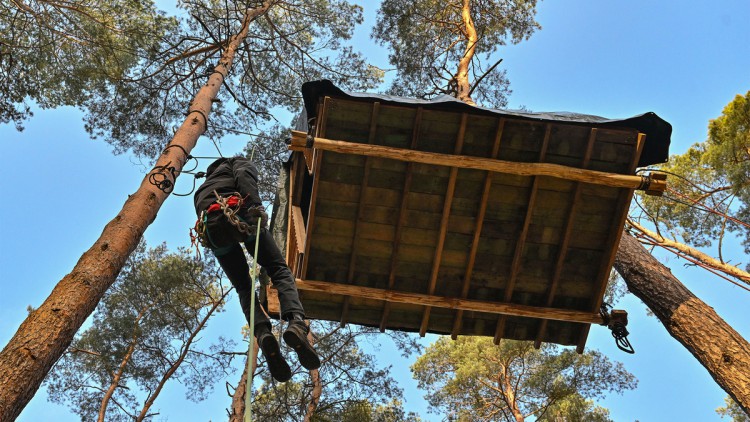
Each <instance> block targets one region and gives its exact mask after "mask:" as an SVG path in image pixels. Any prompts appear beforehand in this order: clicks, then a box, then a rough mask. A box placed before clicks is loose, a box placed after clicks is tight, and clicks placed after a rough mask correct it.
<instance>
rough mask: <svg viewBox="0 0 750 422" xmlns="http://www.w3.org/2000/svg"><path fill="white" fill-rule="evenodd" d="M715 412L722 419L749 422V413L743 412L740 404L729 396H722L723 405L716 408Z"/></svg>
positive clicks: (733, 421)
mask: <svg viewBox="0 0 750 422" xmlns="http://www.w3.org/2000/svg"><path fill="white" fill-rule="evenodd" d="M716 413H718V414H719V415H721V418H722V419H724V417H728V418H731V419H732V422H750V415H748V414H747V413H745V411H744V410H742V408H741V407H740V405H739V404H737V402H736V401H734V400H732V398H731V397H729V396H726V397H724V406H722V407H719V408H718V409H716Z"/></svg>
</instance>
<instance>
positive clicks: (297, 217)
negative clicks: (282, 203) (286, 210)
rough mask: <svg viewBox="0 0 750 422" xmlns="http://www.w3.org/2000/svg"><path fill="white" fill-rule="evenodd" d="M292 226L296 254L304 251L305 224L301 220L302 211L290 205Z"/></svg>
mask: <svg viewBox="0 0 750 422" xmlns="http://www.w3.org/2000/svg"><path fill="white" fill-rule="evenodd" d="M291 208H292V225H293V226H294V237H295V243H296V245H297V251H296V252H297V253H302V252H304V251H305V222H304V221H303V220H302V209H301V208H300V207H299V206H297V205H292V207H291Z"/></svg>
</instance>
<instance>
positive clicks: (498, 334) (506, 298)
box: [494, 123, 552, 344]
mask: <svg viewBox="0 0 750 422" xmlns="http://www.w3.org/2000/svg"><path fill="white" fill-rule="evenodd" d="M551 133H552V125H551V124H549V123H548V124H547V128H546V130H545V133H544V140H543V141H542V146H541V148H540V150H539V159H538V161H539V162H543V161H544V157H545V155H546V154H547V147H548V146H549V138H550V134H551ZM538 188H539V177H534V181H533V183H532V185H531V191H530V192H529V203H528V205H527V206H526V216H525V217H524V220H523V226H522V228H521V231H520V232H519V234H518V240H517V241H516V247H515V251H514V252H513V261H512V263H511V267H510V276H509V277H508V284H507V285H506V286H505V293H504V294H503V302H505V303H508V302H510V300H511V298H512V297H513V289H514V287H515V283H516V279H517V278H518V272H519V271H520V270H521V258H522V257H523V251H524V246H525V244H526V236H527V234H528V232H529V226H530V225H531V219H532V216H533V214H534V204H535V202H536V195H537V189H538ZM505 322H506V318H505V317H504V316H501V317H500V318H499V319H498V321H497V327H496V329H495V338H494V342H495V344H498V343H499V342H500V339H501V338H502V337H503V333H504V332H505Z"/></svg>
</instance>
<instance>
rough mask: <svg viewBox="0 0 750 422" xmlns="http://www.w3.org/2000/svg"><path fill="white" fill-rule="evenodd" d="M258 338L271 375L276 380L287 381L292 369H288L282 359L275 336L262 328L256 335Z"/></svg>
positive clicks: (290, 376) (287, 365)
mask: <svg viewBox="0 0 750 422" xmlns="http://www.w3.org/2000/svg"><path fill="white" fill-rule="evenodd" d="M256 338H257V340H258V347H260V350H261V351H262V352H263V356H264V357H265V358H266V363H267V364H268V370H269V371H271V376H272V377H273V379H275V380H276V381H278V382H287V381H289V379H290V378H292V370H291V369H289V364H287V363H286V360H284V356H282V355H281V348H279V342H278V341H276V337H274V335H273V334H272V333H271V332H270V331H268V330H263V331H261V332H260V333H258V336H257V337H256Z"/></svg>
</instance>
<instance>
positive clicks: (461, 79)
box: [454, 0, 479, 105]
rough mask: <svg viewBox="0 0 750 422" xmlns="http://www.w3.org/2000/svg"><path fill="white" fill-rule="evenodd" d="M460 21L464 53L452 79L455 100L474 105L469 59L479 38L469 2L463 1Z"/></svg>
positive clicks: (472, 56) (468, 0)
mask: <svg viewBox="0 0 750 422" xmlns="http://www.w3.org/2000/svg"><path fill="white" fill-rule="evenodd" d="M461 19H462V20H463V23H464V28H463V29H464V35H465V36H466V51H465V52H464V55H463V57H461V60H460V61H459V62H458V72H456V76H455V78H454V79H455V82H456V98H458V99H459V100H461V101H463V102H465V103H467V104H471V105H476V104H475V103H474V100H472V99H471V85H470V84H469V65H470V64H471V59H472V58H474V51H475V50H476V46H477V41H478V40H479V37H478V35H477V29H476V27H475V26H474V20H473V19H472V18H471V0H463V5H462V7H461Z"/></svg>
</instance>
